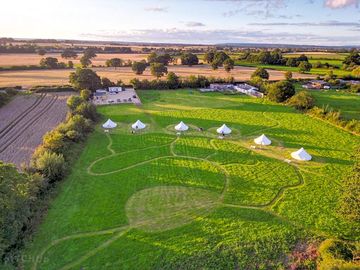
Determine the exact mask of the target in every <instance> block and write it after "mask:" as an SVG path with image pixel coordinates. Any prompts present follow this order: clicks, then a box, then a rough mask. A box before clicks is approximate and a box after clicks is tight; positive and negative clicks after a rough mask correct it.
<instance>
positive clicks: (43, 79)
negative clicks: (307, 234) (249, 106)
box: [0, 65, 314, 87]
mask: <svg viewBox="0 0 360 270" xmlns="http://www.w3.org/2000/svg"><path fill="white" fill-rule="evenodd" d="M94 70H95V71H96V72H97V73H98V74H99V75H100V76H102V77H108V78H109V79H111V80H112V81H117V80H122V81H123V82H125V83H128V82H129V81H130V80H131V79H133V78H135V77H137V78H139V79H149V80H151V79H154V78H155V77H154V76H152V75H151V74H150V71H149V68H147V70H146V71H145V73H144V74H143V75H135V74H134V72H133V71H132V70H131V68H129V67H123V68H117V69H114V68H94ZM168 70H169V71H173V72H175V73H176V74H177V75H179V76H182V77H184V76H190V75H204V76H213V77H216V78H218V77H220V78H228V77H229V76H233V77H234V78H235V79H236V80H248V79H250V76H251V74H252V73H253V72H254V70H255V68H253V67H235V69H234V70H232V71H231V72H230V73H227V72H225V71H224V70H223V69H219V70H216V71H214V70H212V69H211V68H210V67H209V66H208V65H199V66H193V67H188V66H169V67H168ZM70 72H71V70H26V71H2V72H0V87H1V86H2V87H6V86H14V85H22V86H25V87H31V86H34V85H56V84H66V83H68V81H69V74H70ZM269 73H270V79H271V80H280V79H283V78H284V73H283V72H282V71H277V70H269ZM312 77H314V76H313V75H309V74H300V73H295V74H294V78H312Z"/></svg>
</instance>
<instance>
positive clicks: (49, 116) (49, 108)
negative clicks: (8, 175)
mask: <svg viewBox="0 0 360 270" xmlns="http://www.w3.org/2000/svg"><path fill="white" fill-rule="evenodd" d="M67 97H68V95H55V94H46V95H45V94H42V95H31V96H18V97H16V98H15V99H14V100H12V101H11V102H10V103H8V104H7V105H5V106H4V107H2V108H0V160H2V161H4V162H11V163H15V164H16V166H17V167H18V168H20V167H21V165H22V164H28V162H29V161H30V158H31V155H32V154H33V152H34V150H35V148H36V147H37V146H39V145H40V144H41V143H42V138H43V136H44V135H45V133H46V132H48V131H50V130H52V129H53V128H55V127H56V126H57V125H58V124H59V123H60V122H62V121H63V120H64V119H65V117H66V113H67V106H66V99H67Z"/></svg>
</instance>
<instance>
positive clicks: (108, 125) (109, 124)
mask: <svg viewBox="0 0 360 270" xmlns="http://www.w3.org/2000/svg"><path fill="white" fill-rule="evenodd" d="M102 126H103V128H116V127H117V124H116V123H115V122H113V121H111V119H108V120H107V121H106V122H105V123H104V124H103V125H102Z"/></svg>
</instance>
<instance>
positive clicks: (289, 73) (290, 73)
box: [284, 71, 293, 81]
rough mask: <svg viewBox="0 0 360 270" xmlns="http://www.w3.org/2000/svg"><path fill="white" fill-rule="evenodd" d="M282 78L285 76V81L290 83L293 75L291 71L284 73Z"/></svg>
mask: <svg viewBox="0 0 360 270" xmlns="http://www.w3.org/2000/svg"><path fill="white" fill-rule="evenodd" d="M284 76H285V80H287V81H291V80H292V78H293V73H292V72H291V71H286V72H285V74H284Z"/></svg>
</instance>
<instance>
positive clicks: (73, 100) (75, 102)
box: [66, 96, 84, 112]
mask: <svg viewBox="0 0 360 270" xmlns="http://www.w3.org/2000/svg"><path fill="white" fill-rule="evenodd" d="M83 101H84V99H83V98H82V97H79V96H71V97H69V98H68V99H67V101H66V104H67V106H68V107H69V109H70V111H71V112H74V111H75V110H76V108H77V107H78V106H79V105H80V104H81V103H83Z"/></svg>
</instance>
